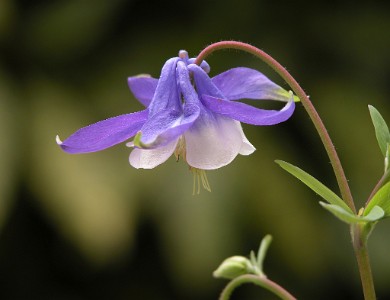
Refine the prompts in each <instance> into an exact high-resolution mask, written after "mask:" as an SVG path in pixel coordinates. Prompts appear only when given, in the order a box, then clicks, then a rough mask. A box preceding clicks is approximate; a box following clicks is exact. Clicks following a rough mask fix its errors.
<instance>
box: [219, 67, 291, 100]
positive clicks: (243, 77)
mask: <svg viewBox="0 0 390 300" xmlns="http://www.w3.org/2000/svg"><path fill="white" fill-rule="evenodd" d="M212 81H213V83H214V84H215V85H216V86H217V87H218V89H219V90H220V91H221V92H222V94H223V95H224V96H225V98H226V99H228V100H238V99H268V100H280V101H288V100H289V98H290V95H289V93H288V92H287V91H286V90H285V89H283V88H281V87H280V86H279V85H277V84H275V83H274V82H272V81H271V80H269V79H268V78H267V77H266V76H265V75H263V74H262V73H260V72H258V71H256V70H253V69H249V68H243V67H240V68H234V69H230V70H227V71H226V72H223V73H221V74H219V75H217V76H215V77H213V78H212Z"/></svg>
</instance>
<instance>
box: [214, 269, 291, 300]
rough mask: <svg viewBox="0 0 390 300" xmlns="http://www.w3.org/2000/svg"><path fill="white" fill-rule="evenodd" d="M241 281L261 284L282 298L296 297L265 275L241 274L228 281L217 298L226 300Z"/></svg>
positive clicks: (287, 299)
mask: <svg viewBox="0 0 390 300" xmlns="http://www.w3.org/2000/svg"><path fill="white" fill-rule="evenodd" d="M243 283H253V284H256V285H258V286H261V287H263V288H265V289H266V290H268V291H270V292H271V293H274V294H275V295H276V296H278V297H279V298H280V299H283V300H296V298H295V297H294V296H292V295H291V294H290V293H289V292H287V291H286V290H285V289H284V288H282V287H281V286H280V285H278V284H277V283H275V282H273V281H272V280H269V279H268V278H267V277H260V276H257V275H251V274H246V275H241V276H239V277H236V278H234V279H233V280H232V281H230V282H229V283H228V285H227V286H226V287H225V289H224V290H223V291H222V294H221V296H220V297H219V300H228V299H229V298H230V296H231V294H232V293H233V291H234V290H235V288H237V287H238V286H240V285H242V284H243Z"/></svg>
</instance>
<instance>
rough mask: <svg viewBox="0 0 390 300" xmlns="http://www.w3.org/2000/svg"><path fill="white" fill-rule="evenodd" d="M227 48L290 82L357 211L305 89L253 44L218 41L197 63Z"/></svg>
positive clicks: (345, 197) (343, 193)
mask: <svg viewBox="0 0 390 300" xmlns="http://www.w3.org/2000/svg"><path fill="white" fill-rule="evenodd" d="M227 48H229V49H238V50H242V51H245V52H249V53H251V54H253V55H255V56H256V57H258V58H260V59H261V60H262V61H264V62H265V63H266V64H268V65H269V66H270V67H271V68H272V69H273V70H274V71H275V72H276V73H278V74H279V75H280V76H281V77H282V78H283V79H284V80H285V81H286V82H287V83H288V84H289V86H290V87H291V89H292V90H293V92H294V93H295V94H296V95H297V96H298V97H299V99H300V100H301V102H302V105H303V107H304V108H305V109H306V111H307V113H308V114H309V116H310V119H311V120H312V122H313V123H314V126H315V128H316V130H317V132H318V134H319V136H320V138H321V141H322V143H323V144H324V147H325V150H326V152H327V153H328V156H329V159H330V161H331V164H332V167H333V170H334V173H335V175H336V179H337V183H338V186H339V189H340V193H341V196H342V198H343V200H344V201H345V202H346V204H347V205H348V206H349V207H350V208H351V210H352V211H353V212H354V213H356V208H355V204H354V201H353V198H352V194H351V191H350V188H349V185H348V181H347V178H346V176H345V174H344V170H343V168H342V166H341V162H340V159H339V157H338V155H337V152H336V149H335V147H334V145H333V143H332V140H331V138H330V136H329V134H328V132H327V130H326V128H325V126H324V124H323V122H322V120H321V118H320V117H319V115H318V113H317V111H316V110H315V108H314V106H313V104H312V103H311V101H310V99H309V97H308V96H307V95H306V93H305V92H304V90H303V89H302V88H301V86H300V85H299V84H298V82H297V81H296V80H295V79H294V78H293V77H292V76H291V74H290V73H289V72H288V71H287V70H286V69H285V68H284V67H283V66H282V65H281V64H279V63H278V62H277V61H276V60H275V59H273V58H272V57H271V56H270V55H268V54H267V53H265V52H264V51H262V50H260V49H258V48H256V47H254V46H252V45H249V44H246V43H242V42H235V41H223V42H218V43H214V44H212V45H210V46H208V47H206V48H205V49H204V50H203V51H202V52H201V53H200V54H199V55H198V57H197V58H196V61H195V63H196V64H198V65H199V64H200V63H201V62H202V61H203V60H204V59H205V58H206V56H208V55H209V54H211V53H212V52H214V51H216V50H220V49H227Z"/></svg>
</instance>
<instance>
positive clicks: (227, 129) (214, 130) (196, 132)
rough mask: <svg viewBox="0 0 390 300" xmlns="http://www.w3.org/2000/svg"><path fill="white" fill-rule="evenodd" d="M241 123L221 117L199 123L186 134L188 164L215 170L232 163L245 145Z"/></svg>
mask: <svg viewBox="0 0 390 300" xmlns="http://www.w3.org/2000/svg"><path fill="white" fill-rule="evenodd" d="M241 132H242V129H241V128H240V123H238V122H236V121H234V120H232V119H228V118H225V117H221V116H215V119H214V120H212V121H211V120H208V121H207V122H199V123H197V124H196V126H194V127H192V128H191V129H189V130H188V131H186V132H185V133H184V137H185V141H186V159H187V163H188V164H189V165H190V166H192V167H195V168H198V169H203V170H213V169H218V168H220V167H223V166H226V165H227V164H229V163H231V162H232V161H233V159H234V158H235V157H236V156H237V154H238V153H239V152H240V151H241V148H242V144H243V137H242V134H241Z"/></svg>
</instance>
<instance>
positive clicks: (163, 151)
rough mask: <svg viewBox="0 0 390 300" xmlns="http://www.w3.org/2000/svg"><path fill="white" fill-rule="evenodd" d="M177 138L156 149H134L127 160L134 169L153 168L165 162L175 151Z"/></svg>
mask: <svg viewBox="0 0 390 300" xmlns="http://www.w3.org/2000/svg"><path fill="white" fill-rule="evenodd" d="M176 144H177V140H175V141H173V142H171V143H169V144H168V145H165V146H163V147H160V148H156V149H138V148H136V149H134V150H133V151H131V153H130V157H129V161H130V165H132V166H133V167H134V168H136V169H153V168H154V167H157V166H158V165H160V164H162V163H163V162H165V161H166V160H167V159H168V158H169V157H170V156H171V155H172V154H173V152H174V151H175V149H176Z"/></svg>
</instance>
